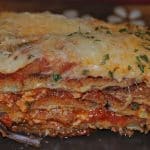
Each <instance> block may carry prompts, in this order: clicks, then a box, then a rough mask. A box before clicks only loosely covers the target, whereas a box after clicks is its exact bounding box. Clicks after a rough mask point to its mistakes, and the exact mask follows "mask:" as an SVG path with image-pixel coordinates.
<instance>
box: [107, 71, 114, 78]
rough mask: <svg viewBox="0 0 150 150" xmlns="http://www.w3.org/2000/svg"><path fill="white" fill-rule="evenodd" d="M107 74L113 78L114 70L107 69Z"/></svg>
mask: <svg viewBox="0 0 150 150" xmlns="http://www.w3.org/2000/svg"><path fill="white" fill-rule="evenodd" d="M108 76H109V77H110V78H112V79H113V78H114V72H112V71H108Z"/></svg>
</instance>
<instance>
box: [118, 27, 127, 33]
mask: <svg viewBox="0 0 150 150" xmlns="http://www.w3.org/2000/svg"><path fill="white" fill-rule="evenodd" d="M127 31H128V30H127V29H126V28H122V29H120V30H119V32H121V33H122V32H127Z"/></svg>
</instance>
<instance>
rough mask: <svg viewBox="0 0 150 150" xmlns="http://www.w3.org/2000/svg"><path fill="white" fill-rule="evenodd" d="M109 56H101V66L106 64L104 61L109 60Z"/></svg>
mask: <svg viewBox="0 0 150 150" xmlns="http://www.w3.org/2000/svg"><path fill="white" fill-rule="evenodd" d="M109 58H110V57H109V54H105V55H104V56H103V61H102V64H103V65H104V64H105V63H106V61H107V60H109Z"/></svg>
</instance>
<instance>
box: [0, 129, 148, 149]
mask: <svg viewBox="0 0 150 150" xmlns="http://www.w3.org/2000/svg"><path fill="white" fill-rule="evenodd" d="M149 139H150V134H147V135H145V134H139V133H136V134H135V135H134V136H132V137H130V138H129V137H125V136H120V135H119V134H117V133H112V132H111V131H106V130H103V131H97V132H95V133H93V134H91V135H90V136H82V137H72V138H66V139H61V138H49V137H48V138H44V139H43V140H42V143H41V147H40V148H38V149H40V150H150V141H149ZM0 149H1V150H35V149H37V148H34V147H30V146H27V145H22V144H19V143H16V142H14V141H11V140H8V139H2V138H0Z"/></svg>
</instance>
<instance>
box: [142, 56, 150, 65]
mask: <svg viewBox="0 0 150 150" xmlns="http://www.w3.org/2000/svg"><path fill="white" fill-rule="evenodd" d="M140 58H141V59H142V60H143V61H145V62H146V63H148V62H149V59H148V56H147V55H140Z"/></svg>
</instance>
